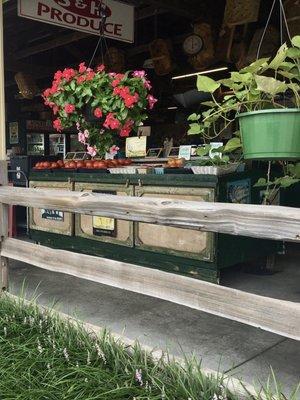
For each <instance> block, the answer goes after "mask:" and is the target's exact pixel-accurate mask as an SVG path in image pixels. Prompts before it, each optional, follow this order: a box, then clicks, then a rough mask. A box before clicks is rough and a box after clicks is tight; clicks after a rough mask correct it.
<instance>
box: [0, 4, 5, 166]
mask: <svg viewBox="0 0 300 400" xmlns="http://www.w3.org/2000/svg"><path fill="white" fill-rule="evenodd" d="M4 79H5V78H4V40H3V4H2V3H1V4H0V160H5V159H6V140H5V138H6V136H5V93H4Z"/></svg>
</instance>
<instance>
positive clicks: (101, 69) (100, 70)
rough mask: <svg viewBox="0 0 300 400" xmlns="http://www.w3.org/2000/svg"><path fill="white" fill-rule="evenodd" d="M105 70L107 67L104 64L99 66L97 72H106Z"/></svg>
mask: <svg viewBox="0 0 300 400" xmlns="http://www.w3.org/2000/svg"><path fill="white" fill-rule="evenodd" d="M104 70H105V65H104V64H100V65H98V67H97V72H102V71H104Z"/></svg>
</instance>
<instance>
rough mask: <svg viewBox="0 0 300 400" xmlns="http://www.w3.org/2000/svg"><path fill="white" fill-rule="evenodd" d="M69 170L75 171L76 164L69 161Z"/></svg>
mask: <svg viewBox="0 0 300 400" xmlns="http://www.w3.org/2000/svg"><path fill="white" fill-rule="evenodd" d="M69 168H72V169H75V168H76V163H75V162H74V161H70V163H69Z"/></svg>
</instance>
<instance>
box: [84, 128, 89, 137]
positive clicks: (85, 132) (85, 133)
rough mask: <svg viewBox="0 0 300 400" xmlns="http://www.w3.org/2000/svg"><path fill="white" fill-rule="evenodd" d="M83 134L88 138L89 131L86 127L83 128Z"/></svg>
mask: <svg viewBox="0 0 300 400" xmlns="http://www.w3.org/2000/svg"><path fill="white" fill-rule="evenodd" d="M83 134H84V136H85V137H86V138H88V137H89V136H90V132H89V131H88V130H87V129H85V130H84V131H83Z"/></svg>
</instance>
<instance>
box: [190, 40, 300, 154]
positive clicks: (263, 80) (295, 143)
mask: <svg viewBox="0 0 300 400" xmlns="http://www.w3.org/2000/svg"><path fill="white" fill-rule="evenodd" d="M292 46H293V47H290V48H289V47H288V46H287V45H286V44H283V45H282V46H281V47H280V49H279V50H278V52H277V54H276V56H275V57H274V58H273V59H272V60H270V59H269V58H262V59H259V60H256V61H255V62H253V63H252V64H250V65H249V66H248V67H245V68H243V69H241V70H240V71H234V72H231V76H230V78H228V79H222V80H219V81H215V80H213V79H211V78H209V77H207V76H201V75H199V76H198V80H197V87H198V90H199V91H202V92H207V93H210V94H211V97H212V101H210V102H205V103H203V105H204V106H206V107H208V109H206V111H204V112H202V114H192V115H191V116H190V117H189V121H190V122H191V123H190V129H189V134H201V135H202V136H203V138H204V139H205V141H210V140H212V139H215V138H216V136H218V135H220V134H221V133H222V131H223V129H227V128H228V126H229V125H230V124H231V123H233V122H235V121H237V122H238V123H239V128H240V134H241V141H240V140H239V138H238V137H236V138H234V139H233V141H234V146H232V150H234V148H239V147H241V146H242V148H243V153H244V158H246V159H265V160H276V159H280V160H289V159H291V160H294V159H300V95H299V93H300V61H299V60H300V36H295V37H294V38H293V39H292ZM222 87H225V91H226V92H227V93H228V91H229V94H228V95H226V96H224V97H222V98H221V100H220V101H218V97H217V96H218V95H219V93H220V88H222ZM215 92H216V93H217V94H216V95H215ZM219 98H220V97H219ZM219 120H221V121H222V123H223V126H224V128H223V129H221V130H219V131H218V127H219V125H218V121H219ZM236 134H237V136H239V134H238V133H236Z"/></svg>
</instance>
